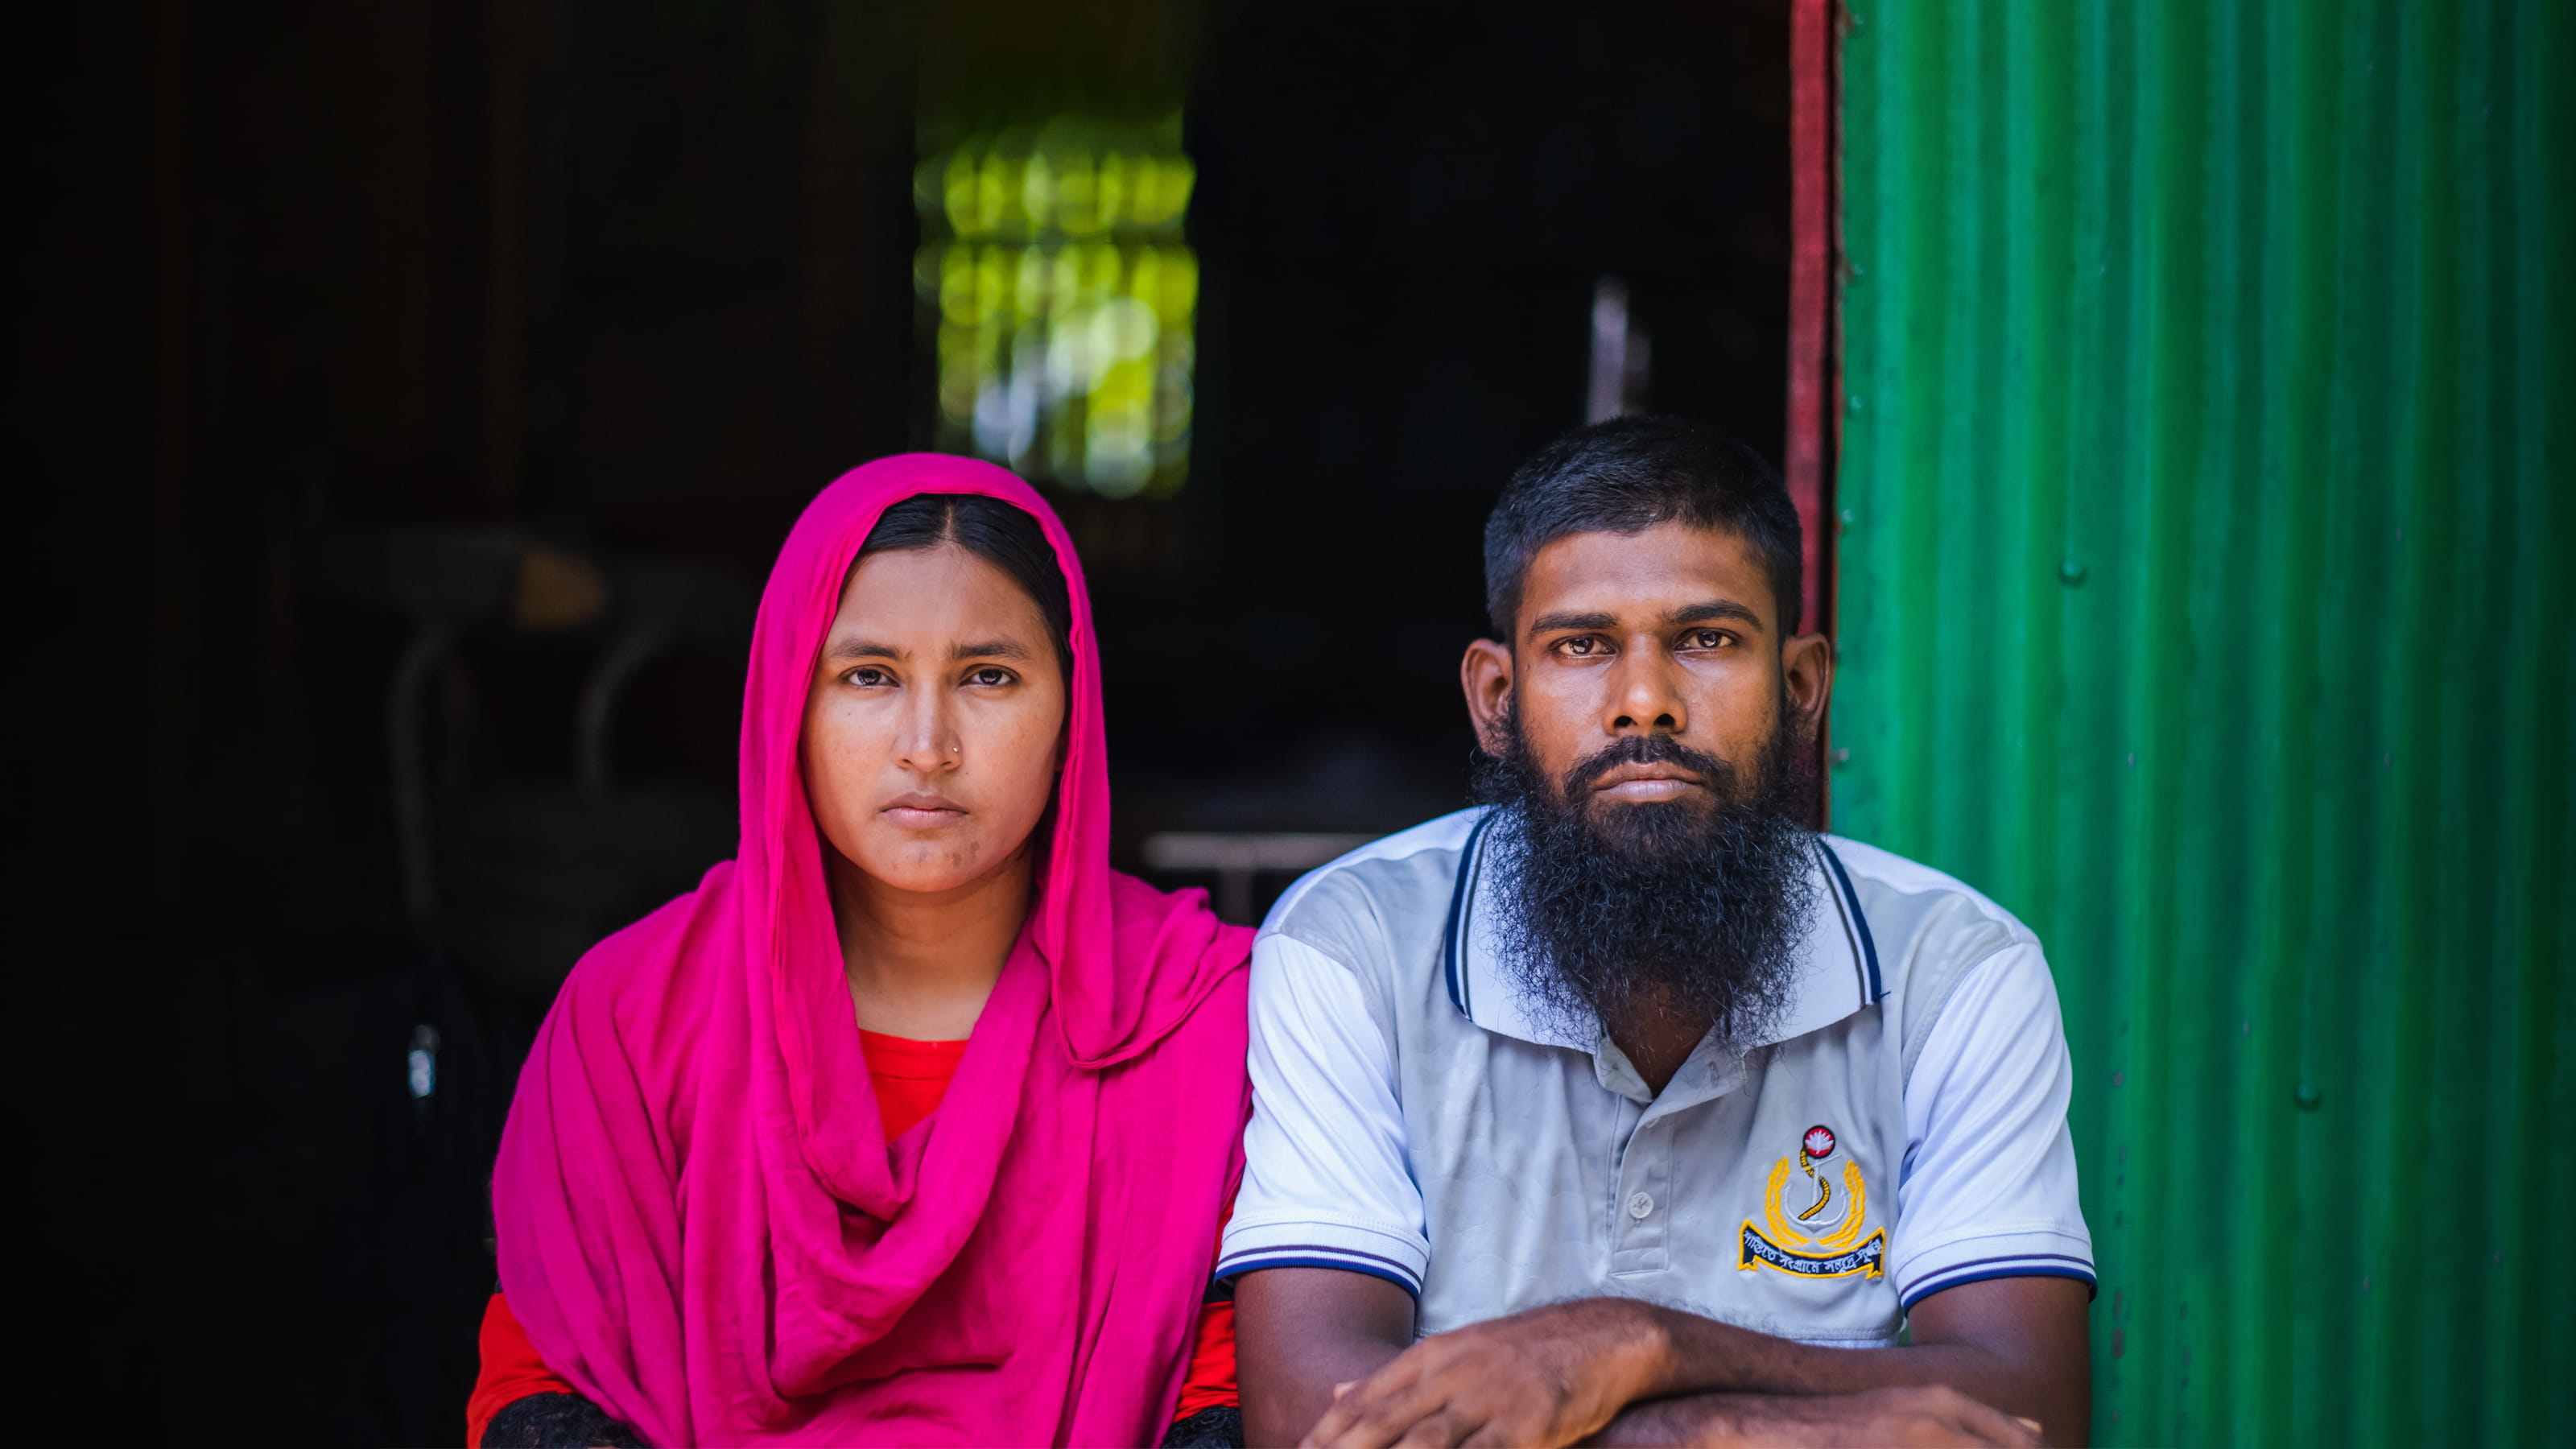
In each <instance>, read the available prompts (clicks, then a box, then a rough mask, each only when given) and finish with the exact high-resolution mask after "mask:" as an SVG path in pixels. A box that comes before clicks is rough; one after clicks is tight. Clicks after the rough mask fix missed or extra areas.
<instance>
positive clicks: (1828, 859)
mask: <svg viewBox="0 0 2576 1449" xmlns="http://www.w3.org/2000/svg"><path fill="white" fill-rule="evenodd" d="M1816 850H1817V852H1818V853H1819V854H1821V855H1823V856H1824V858H1825V864H1826V865H1827V866H1829V867H1831V868H1832V870H1833V873H1834V885H1835V887H1836V889H1838V890H1839V891H1840V892H1841V894H1842V898H1843V909H1844V911H1845V912H1846V913H1847V914H1848V915H1849V917H1850V919H1851V925H1852V931H1853V932H1854V934H1856V935H1858V936H1859V937H1860V957H1861V961H1862V962H1863V963H1864V964H1865V965H1866V966H1867V967H1868V968H1869V999H1870V1000H1872V1001H1876V1000H1878V999H1880V998H1881V997H1884V996H1885V995H1887V987H1886V986H1885V985H1884V984H1882V983H1881V982H1880V980H1879V978H1878V943H1877V942H1876V941H1873V940H1871V939H1870V936H1869V917H1868V916H1866V915H1864V914H1862V913H1861V908H1860V893H1859V892H1858V891H1855V890H1853V889H1852V883H1851V875H1850V873H1849V872H1847V871H1845V870H1844V869H1843V863H1842V859H1841V857H1839V856H1837V855H1835V854H1834V848H1833V847H1832V846H1830V845H1827V844H1825V838H1824V837H1823V836H1821V835H1819V836H1817V837H1816Z"/></svg>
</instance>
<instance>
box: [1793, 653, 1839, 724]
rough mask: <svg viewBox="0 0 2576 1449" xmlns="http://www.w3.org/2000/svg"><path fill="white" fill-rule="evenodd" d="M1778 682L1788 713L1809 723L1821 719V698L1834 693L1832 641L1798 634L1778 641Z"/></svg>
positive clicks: (1823, 703)
mask: <svg viewBox="0 0 2576 1449" xmlns="http://www.w3.org/2000/svg"><path fill="white" fill-rule="evenodd" d="M1780 682H1781V688H1782V690H1783V692H1785V693H1786V694H1787V695H1788V696H1789V709H1790V712H1791V713H1793V714H1795V715H1797V716H1798V718H1800V719H1801V720H1803V721H1805V722H1806V723H1807V724H1809V725H1813V724H1814V723H1815V722H1816V721H1818V720H1821V719H1823V718H1824V717H1825V701H1826V700H1827V699H1828V698H1830V697H1831V696H1832V694H1833V692H1834V641H1833V640H1831V639H1828V638H1826V637H1825V636H1824V635H1822V634H1801V635H1799V636H1798V637H1797V638H1795V639H1791V640H1789V641H1788V642H1787V643H1785V644H1782V645H1781V646H1780Z"/></svg>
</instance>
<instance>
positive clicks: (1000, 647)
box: [949, 639, 1035, 659]
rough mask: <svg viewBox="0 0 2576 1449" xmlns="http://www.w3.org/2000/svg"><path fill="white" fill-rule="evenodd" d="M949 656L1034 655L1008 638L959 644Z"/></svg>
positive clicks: (981, 657) (1014, 657)
mask: <svg viewBox="0 0 2576 1449" xmlns="http://www.w3.org/2000/svg"><path fill="white" fill-rule="evenodd" d="M949 657H950V658H952V659H1028V658H1033V657H1035V656H1033V655H1031V654H1030V653H1029V651H1028V650H1027V649H1025V648H1023V647H1021V646H1020V645H1018V644H1015V643H1012V642H1011V641H1010V640H1008V639H987V640H985V641H984V642H983V643H981V644H960V645H958V646H957V648H956V649H955V650H954V651H953V652H952V653H951V654H950V655H949Z"/></svg>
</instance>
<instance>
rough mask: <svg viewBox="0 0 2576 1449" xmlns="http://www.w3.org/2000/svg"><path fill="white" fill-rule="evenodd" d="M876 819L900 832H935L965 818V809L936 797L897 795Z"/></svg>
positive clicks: (887, 803)
mask: <svg viewBox="0 0 2576 1449" xmlns="http://www.w3.org/2000/svg"><path fill="white" fill-rule="evenodd" d="M877 817H878V818H879V819H881V820H883V821H885V822H886V823H887V824H888V825H892V826H894V827H896V828H897V829H900V830H937V829H939V828H940V827H942V826H947V825H955V824H957V823H958V822H960V821H962V820H964V819H965V818H966V807H965V806H963V805H960V804H958V803H957V802H956V801H954V800H950V799H946V798H944V797H941V796H938V795H897V796H896V797H895V798H893V799H892V800H889V801H887V802H886V805H885V808H884V809H882V810H879V811H878V812H877Z"/></svg>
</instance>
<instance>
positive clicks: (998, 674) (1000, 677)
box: [966, 665, 1011, 689]
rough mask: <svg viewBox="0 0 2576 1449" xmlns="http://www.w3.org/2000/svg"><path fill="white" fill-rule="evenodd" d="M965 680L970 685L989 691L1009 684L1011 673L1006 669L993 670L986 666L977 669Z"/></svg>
mask: <svg viewBox="0 0 2576 1449" xmlns="http://www.w3.org/2000/svg"><path fill="white" fill-rule="evenodd" d="M966 679H967V682H968V683H970V684H980V685H983V686H984V687H985V688H987V689H991V688H994V687H996V686H999V685H1004V684H1008V683H1010V682H1011V671H1009V670H1007V669H995V668H993V667H991V666H989V665H987V666H986V667H984V668H982V669H978V670H976V671H975V672H974V673H972V674H970V675H967V676H966Z"/></svg>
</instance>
